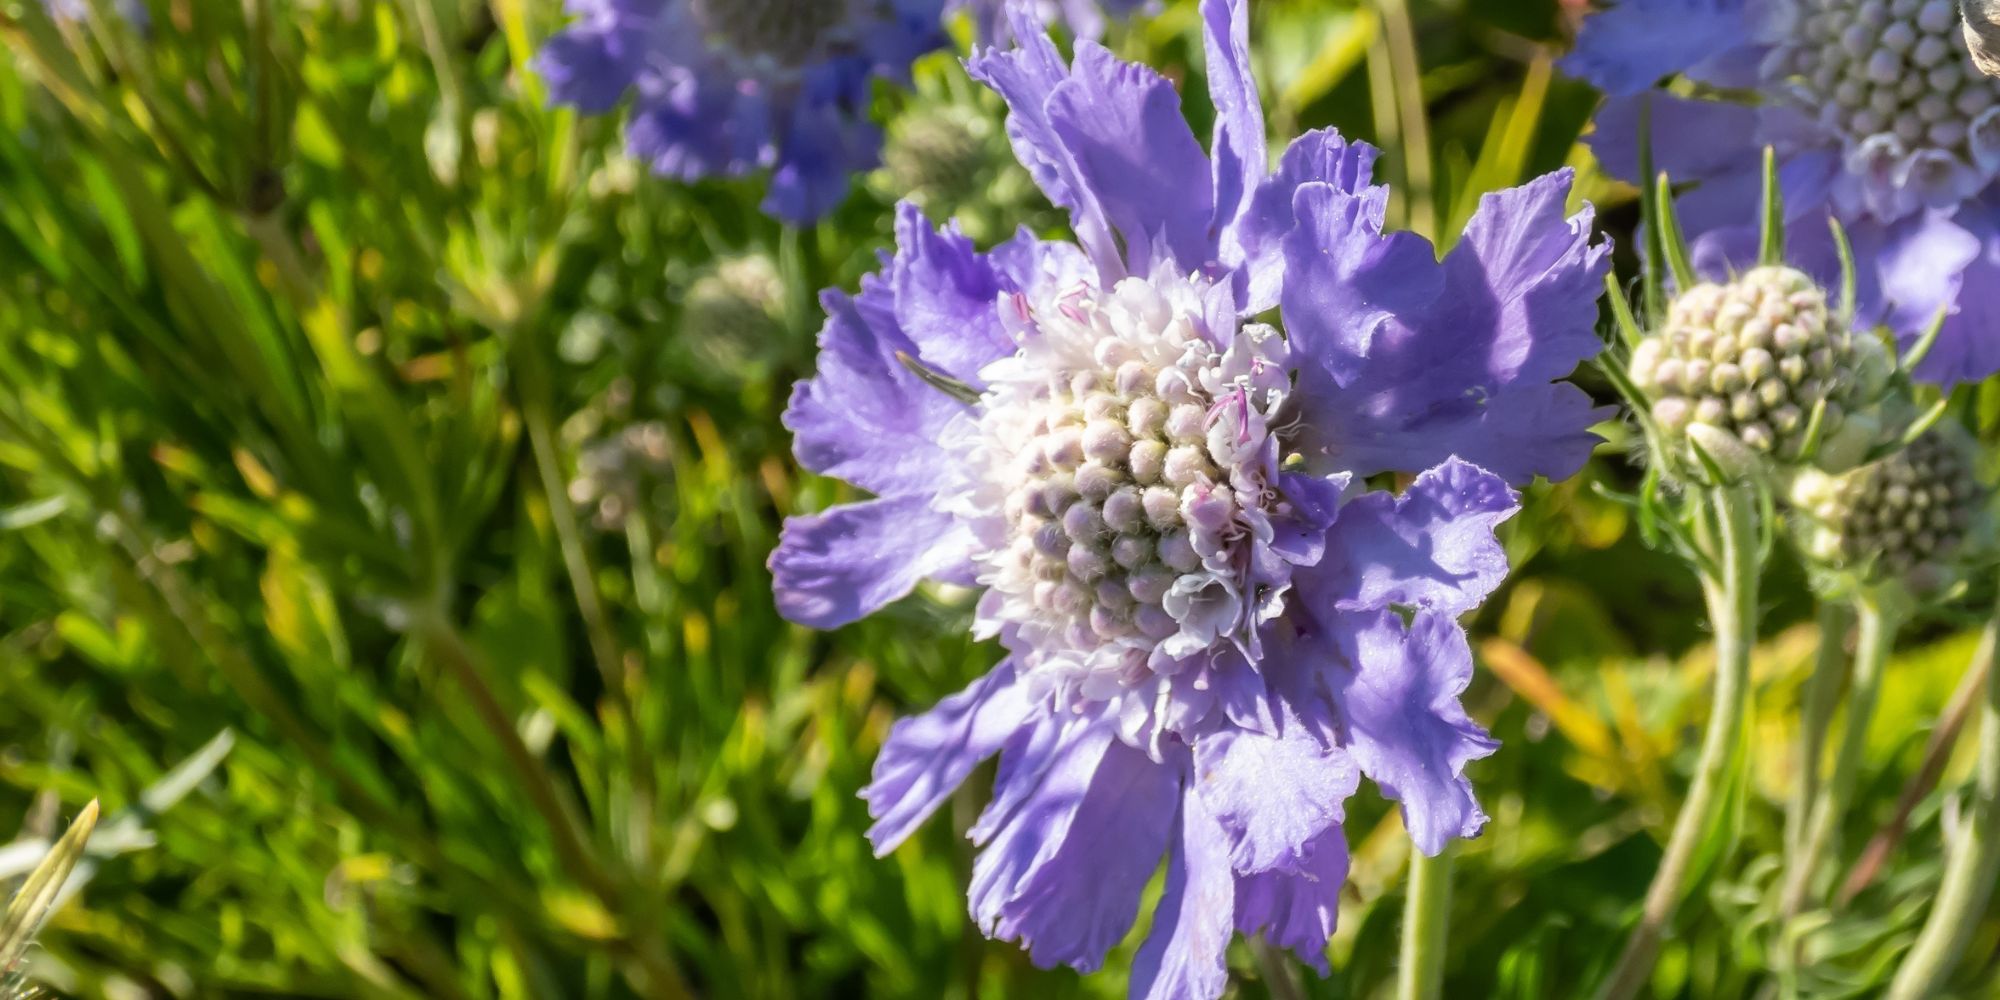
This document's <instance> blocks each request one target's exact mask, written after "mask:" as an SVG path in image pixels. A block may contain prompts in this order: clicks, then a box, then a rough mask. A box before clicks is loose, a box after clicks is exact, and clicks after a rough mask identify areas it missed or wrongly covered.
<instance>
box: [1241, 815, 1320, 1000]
mask: <svg viewBox="0 0 2000 1000" xmlns="http://www.w3.org/2000/svg"><path fill="white" fill-rule="evenodd" d="M1346 884H1347V836H1346V834H1344V833H1343V832H1342V831H1341V828H1340V827H1339V826H1337V825H1336V826H1330V827H1328V828H1327V829H1326V830H1325V831H1324V832H1322V833H1321V834H1320V835H1319V837H1318V838H1317V839H1315V840H1313V842H1312V843H1310V844H1308V845H1306V857H1305V860H1304V861H1303V862H1301V863H1300V864H1299V866H1298V867H1297V868H1296V869H1292V870H1284V869H1280V870H1277V871H1268V872H1262V873H1259V874H1256V875H1243V876H1239V877H1238V878H1237V880H1236V929H1237V930H1239V931H1242V932H1243V933H1245V934H1262V935H1264V940H1266V941H1269V942H1270V943H1272V944H1274V945H1277V946H1278V947H1280V948H1284V949H1287V950H1289V951H1291V953H1292V954H1294V955H1297V956H1298V957H1299V960H1300V961H1302V962H1305V963H1306V964H1308V965H1311V966H1312V967H1313V968H1315V969H1318V970H1319V974H1320V975H1322V976H1324V975H1326V974H1328V972H1330V971H1331V970H1330V969H1329V968H1328V967H1327V961H1326V943H1327V942H1328V941H1330V940H1332V939H1333V927H1334V921H1335V919H1336V918H1337V917H1339V915H1340V890H1341V888H1342V887H1343V886H1345V885H1346Z"/></svg>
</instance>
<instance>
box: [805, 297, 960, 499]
mask: <svg viewBox="0 0 2000 1000" xmlns="http://www.w3.org/2000/svg"><path fill="white" fill-rule="evenodd" d="M893 273H894V272H893V271H892V275H893ZM820 303H821V305H823V306H824V307H825V308H826V312H827V320H826V325H825V327H823V328H822V329H821V330H820V335H819V347H820V353H819V372H818V373H817V374H815V375H814V376H813V377H812V378H811V379H808V380H806V381H802V382H800V383H799V384H798V386H797V388H795V389H794V390H793V391H792V402H791V406H790V407H789V408H788V409H787V410H786V411H785V426H786V427H788V428H790V429H791V431H792V435H793V441H792V449H793V452H794V453H795V454H796V455H797V456H798V459H799V464H801V465H803V466H805V467H806V468H808V469H811V470H813V471H815V472H819V473H823V474H825V475H829V476H835V477H838V478H840V479H845V480H847V481H848V482H851V483H854V484H855V485H857V486H860V487H862V488H864V489H868V490H871V491H873V492H876V493H880V494H883V495H885V496H900V495H907V494H913V493H924V492H930V491H933V490H935V489H936V488H937V486H938V484H939V483H940V482H942V481H943V480H944V479H946V478H947V477H949V476H950V475H951V474H952V472H951V470H952V465H951V461H950V458H949V456H948V455H947V453H946V452H945V450H944V449H943V448H942V447H941V446H940V445H939V444H938V441H939V439H940V438H941V437H942V436H943V434H944V431H945V428H946V426H947V425H949V424H950V423H951V422H952V421H954V420H957V419H961V418H962V416H963V414H964V413H965V412H966V407H965V404H963V403H961V402H959V401H958V400H956V399H953V398H951V397H950V396H949V395H946V394H945V393H944V392H942V391H940V390H939V389H938V388H937V387H935V386H932V385H929V384H927V383H926V382H924V381H923V380H922V379H920V378H918V377H917V376H916V374H915V373H914V372H912V371H910V369H909V368H908V367H907V366H906V365H904V364H903V362H902V361H900V360H898V358H897V354H898V353H903V354H907V355H910V356H911V357H914V358H926V357H927V356H926V354H925V352H924V350H923V349H922V348H920V347H918V346H917V344H916V342H915V341H913V340H911V339H910V338H909V336H907V335H906V334H905V333H904V332H903V330H902V327H901V326H899V325H898V324H897V322H896V316H895V310H896V308H897V306H898V305H899V303H898V301H897V298H896V296H895V295H894V294H893V293H892V292H891V291H890V290H889V288H888V287H887V285H886V284H885V283H884V282H883V281H882V280H881V279H879V278H874V277H870V278H866V279H863V281H862V292H861V294H860V296H858V297H852V296H848V295H846V294H844V293H841V292H837V291H828V292H826V293H824V294H823V295H821V296H820ZM966 333H967V334H969V339H971V340H972V341H973V343H974V345H976V344H977V343H978V338H979V337H980V332H979V331H978V330H977V329H976V328H973V329H969V330H967V331H966ZM973 350H976V346H974V347H967V348H963V349H962V350H961V353H962V354H963V353H970V352H971V351H973ZM926 363H929V362H928V361H926Z"/></svg>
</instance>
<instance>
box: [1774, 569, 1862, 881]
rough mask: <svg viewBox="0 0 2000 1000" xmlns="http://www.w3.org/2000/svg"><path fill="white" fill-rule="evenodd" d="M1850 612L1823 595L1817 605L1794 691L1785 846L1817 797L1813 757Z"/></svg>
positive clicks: (1818, 751)
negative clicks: (1796, 715)
mask: <svg viewBox="0 0 2000 1000" xmlns="http://www.w3.org/2000/svg"><path fill="white" fill-rule="evenodd" d="M1850 617H1851V616H1849V615H1848V613H1847V607H1846V605H1843V604H1840V603H1837V602H1834V601H1825V602H1822V603H1821V604H1820V606H1819V651H1818V654H1817V656H1816V657H1815V658H1814V661H1813V672H1812V676H1811V677H1810V678H1808V679H1807V680H1806V685H1805V689H1804V690H1802V691H1800V692H1799V702H1800V708H1801V718H1800V721H1799V750H1798V761H1799V764H1798V768H1799V773H1798V781H1797V783H1796V784H1794V785H1793V787H1792V797H1791V800H1790V801H1789V802H1787V803H1786V805H1785V849H1786V850H1788V851H1797V850H1798V849H1799V848H1800V847H1802V846H1804V844H1805V839H1806V823H1807V820H1809V819H1810V818H1811V816H1812V804H1813V800H1814V799H1816V798H1818V797H1819V761H1820V757H1821V756H1822V755H1823V754H1824V753H1825V752H1826V733H1827V730H1828V728H1830V727H1831V726H1832V725H1833V711H1834V709H1835V708H1837V707H1838V706H1839V705H1840V688H1841V681H1842V680H1843V679H1844V678H1845V675H1846V673H1847V628H1848V625H1849V624H1850V621H1849V619H1850Z"/></svg>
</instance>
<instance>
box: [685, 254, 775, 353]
mask: <svg viewBox="0 0 2000 1000" xmlns="http://www.w3.org/2000/svg"><path fill="white" fill-rule="evenodd" d="M784 296H785V282H784V278H783V277H782V276H781V275H779V273H778V265H777V264H776V263H774V262H773V261H772V260H771V258H770V257H768V256H765V255H763V254H759V253H751V254H745V255H743V256H740V257H729V258H726V259H724V260H723V261H721V262H720V263H718V264H716V265H715V267H714V268H713V269H712V270H710V271H708V272H707V273H705V274H703V275H702V276H701V277H699V278H696V279H695V280H694V282H693V283H692V284H691V285H689V286H688V291H687V297H686V298H685V299H684V300H682V303H681V334H682V336H683V337H685V338H687V339H689V340H693V341H701V342H716V343H733V344H739V345H752V344H764V343H770V342H772V341H774V340H775V339H777V338H779V337H782V336H783V335H784V332H785V330H784V322H783V316H782V313H783V309H784Z"/></svg>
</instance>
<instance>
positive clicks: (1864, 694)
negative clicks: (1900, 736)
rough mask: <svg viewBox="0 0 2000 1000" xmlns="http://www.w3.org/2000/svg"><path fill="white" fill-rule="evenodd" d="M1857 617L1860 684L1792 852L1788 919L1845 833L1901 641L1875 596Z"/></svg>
mask: <svg viewBox="0 0 2000 1000" xmlns="http://www.w3.org/2000/svg"><path fill="white" fill-rule="evenodd" d="M1854 610H1855V618H1856V620H1857V621H1858V622H1859V623H1860V626H1861V635H1860V641H1859V643H1858V645H1857V647H1856V649H1855V651H1854V683H1853V686H1852V688H1851V690H1850V691H1849V693H1848V699H1847V724H1846V726H1845V728H1844V729H1843V730H1842V732H1841V734H1840V750H1839V753H1838V755H1837V756H1835V757H1834V761H1833V773H1832V774H1831V775H1829V776H1828V778H1827V781H1826V787H1825V788H1823V789H1822V790H1821V792H1820V795H1819V799H1818V801H1816V802H1815V803H1813V808H1812V813H1811V818H1810V819H1809V821H1808V825H1807V828H1806V834H1805V839H1804V840H1803V841H1802V842H1801V843H1800V844H1799V846H1798V849H1797V850H1795V851H1793V852H1792V855H1791V859H1790V860H1791V862H1792V864H1791V866H1790V868H1789V869H1788V870H1787V871H1786V873H1785V879H1784V882H1783V890H1782V892H1781V893H1780V895H1779V897H1778V912H1779V913H1780V914H1782V915H1783V917H1784V918H1785V919H1786V920H1790V919H1791V918H1792V917H1795V916H1797V915H1798V913H1799V911H1800V910H1801V909H1803V908H1804V907H1805V903H1806V897H1807V896H1808V895H1809V894H1810V893H1811V891H1812V884H1813V878H1814V876H1815V875H1816V874H1817V873H1818V869H1819V865H1820V861H1821V859H1823V858H1825V857H1826V856H1827V854H1828V853H1829V852H1830V851H1832V850H1833V848H1834V841H1835V839H1837V837H1838V835H1839V833H1840V821H1841V818H1842V817H1843V816H1844V815H1845V814H1846V812H1847V804H1848V801H1849V800H1850V799H1852V798H1853V796H1854V786H1855V785H1856V784H1857V783H1858V782H1859V781H1860V778H1861V765H1862V760H1863V758H1865V757H1866V756H1867V751H1868V723H1869V721H1870V720H1871V719H1873V718H1874V717H1875V702H1876V698H1877V696H1878V695H1880V694H1881V692H1882V668H1883V666H1884V664H1886V663H1887V662H1888V660H1889V651H1890V650H1891V649H1893V648H1895V645H1896V628H1897V625H1898V623H1899V619H1898V615H1897V614H1896V612H1894V611H1892V610H1890V609H1888V608H1886V607H1884V605H1883V602H1882V601H1881V600H1879V599H1878V598H1876V597H1875V596H1873V595H1863V596H1861V597H1859V598H1856V599H1855V602H1854Z"/></svg>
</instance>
